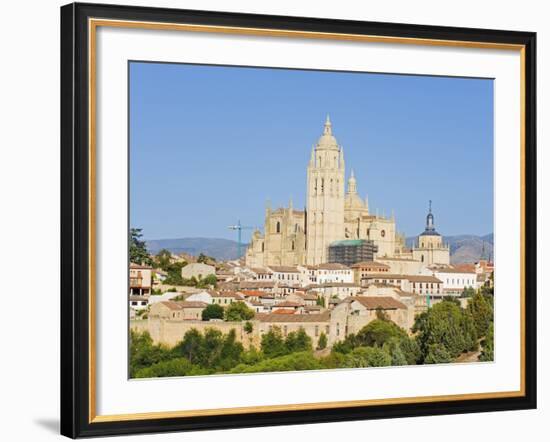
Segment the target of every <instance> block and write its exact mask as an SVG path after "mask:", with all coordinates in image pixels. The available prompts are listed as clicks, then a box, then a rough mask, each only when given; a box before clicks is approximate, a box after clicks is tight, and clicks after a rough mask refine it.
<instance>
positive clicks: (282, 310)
mask: <svg viewBox="0 0 550 442" xmlns="http://www.w3.org/2000/svg"><path fill="white" fill-rule="evenodd" d="M271 313H273V314H274V315H293V314H294V310H291V309H287V308H278V309H277V310H273V311H272V312H271Z"/></svg>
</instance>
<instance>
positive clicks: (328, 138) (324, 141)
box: [317, 115, 339, 150]
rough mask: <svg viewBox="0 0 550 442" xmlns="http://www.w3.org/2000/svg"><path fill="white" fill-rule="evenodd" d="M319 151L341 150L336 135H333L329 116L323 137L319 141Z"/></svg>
mask: <svg viewBox="0 0 550 442" xmlns="http://www.w3.org/2000/svg"><path fill="white" fill-rule="evenodd" d="M317 148H318V149H327V150H339V147H338V141H336V138H335V137H334V135H332V123H331V122H330V118H329V116H328V115H327V120H326V121H325V127H324V129H323V135H321V137H320V138H319V141H317Z"/></svg>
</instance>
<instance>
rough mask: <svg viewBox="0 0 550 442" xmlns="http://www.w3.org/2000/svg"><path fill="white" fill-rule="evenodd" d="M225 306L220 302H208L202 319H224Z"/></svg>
mask: <svg viewBox="0 0 550 442" xmlns="http://www.w3.org/2000/svg"><path fill="white" fill-rule="evenodd" d="M223 314H224V311H223V307H222V306H221V305H219V304H208V305H207V306H206V308H205V309H204V310H203V311H202V320H203V321H210V320H211V319H223Z"/></svg>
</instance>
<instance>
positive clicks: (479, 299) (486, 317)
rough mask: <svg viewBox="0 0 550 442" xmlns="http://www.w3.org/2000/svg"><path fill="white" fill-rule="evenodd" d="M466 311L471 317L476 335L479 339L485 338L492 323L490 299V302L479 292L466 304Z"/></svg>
mask: <svg viewBox="0 0 550 442" xmlns="http://www.w3.org/2000/svg"><path fill="white" fill-rule="evenodd" d="M467 310H468V312H469V313H470V314H471V315H472V319H473V321H474V326H475V328H476V332H477V335H478V336H480V337H481V336H485V335H486V334H487V332H488V331H489V326H490V324H491V322H492V321H493V306H492V299H491V301H490V300H489V299H488V297H486V296H484V295H483V294H482V293H481V291H479V292H478V293H476V294H475V295H474V296H473V297H472V299H470V301H469V302H468V308H467Z"/></svg>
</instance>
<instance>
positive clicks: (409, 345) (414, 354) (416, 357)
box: [399, 337, 422, 365]
mask: <svg viewBox="0 0 550 442" xmlns="http://www.w3.org/2000/svg"><path fill="white" fill-rule="evenodd" d="M399 347H400V349H401V351H402V352H403V355H404V356H405V359H406V360H407V364H408V365H416V364H418V363H420V361H421V360H422V352H421V351H420V346H419V345H418V342H416V339H413V338H410V337H407V339H401V340H400V341H399Z"/></svg>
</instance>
